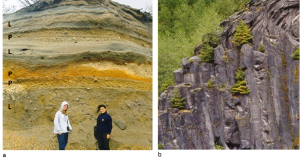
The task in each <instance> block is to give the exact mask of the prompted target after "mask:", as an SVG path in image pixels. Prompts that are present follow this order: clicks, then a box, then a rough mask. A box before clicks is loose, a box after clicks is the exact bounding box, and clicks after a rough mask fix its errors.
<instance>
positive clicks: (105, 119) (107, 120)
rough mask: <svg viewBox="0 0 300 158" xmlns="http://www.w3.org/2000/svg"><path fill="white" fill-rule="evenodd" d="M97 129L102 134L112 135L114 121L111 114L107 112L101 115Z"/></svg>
mask: <svg viewBox="0 0 300 158" xmlns="http://www.w3.org/2000/svg"><path fill="white" fill-rule="evenodd" d="M97 127H98V131H100V132H107V133H108V134H110V132H111V129H112V119H111V116H110V115H109V114H107V113H106V112H105V113H104V114H100V115H99V116H98V118H97Z"/></svg>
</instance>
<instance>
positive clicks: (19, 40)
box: [3, 0, 152, 150]
mask: <svg viewBox="0 0 300 158" xmlns="http://www.w3.org/2000/svg"><path fill="white" fill-rule="evenodd" d="M8 22H10V25H11V27H9V26H8ZM9 35H12V38H10V39H8V36H9ZM8 50H9V51H8ZM3 52H4V53H3V85H4V86H3V104H4V106H3V131H4V133H3V137H4V143H3V148H4V149H7V150H14V149H17V150H26V149H58V143H57V138H56V135H54V134H53V128H54V127H53V119H54V116H55V113H56V111H58V110H59V108H60V104H61V102H62V101H67V102H68V103H69V105H70V109H69V118H70V122H71V125H72V127H73V131H72V132H71V133H70V136H69V144H68V145H67V148H66V149H75V150H78V149H95V147H96V145H95V142H96V141H95V139H94V136H93V128H94V126H95V125H96V119H97V116H98V115H99V113H96V111H97V109H96V108H97V106H98V105H100V104H105V105H107V106H108V108H107V110H108V113H109V114H111V116H112V118H113V130H112V135H111V149H131V147H135V148H136V147H139V148H142V149H151V147H152V121H151V119H152V114H151V111H152V17H151V15H150V14H148V13H143V12H140V10H137V9H133V8H130V7H129V6H125V5H121V4H118V3H116V2H113V1H110V0H40V1H38V2H37V3H35V4H33V5H31V6H29V7H27V8H24V9H22V10H20V11H18V12H16V13H13V14H5V15H4V17H3ZM9 52H10V53H11V54H9ZM9 72H11V73H10V75H8V74H9ZM9 82H12V84H10V85H8V83H9ZM8 104H10V107H11V109H8V106H7V105H8ZM16 138H18V139H19V140H23V141H17V140H16ZM30 140H32V141H30ZM16 142H23V143H16ZM12 144H14V145H12Z"/></svg>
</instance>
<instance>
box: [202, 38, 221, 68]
mask: <svg viewBox="0 0 300 158" xmlns="http://www.w3.org/2000/svg"><path fill="white" fill-rule="evenodd" d="M219 43H220V39H219V35H218V34H217V33H207V34H205V35H204V36H203V37H202V43H201V49H200V52H201V54H200V55H199V57H200V61H202V62H206V63H213V62H214V48H215V47H217V46H218V44H219Z"/></svg>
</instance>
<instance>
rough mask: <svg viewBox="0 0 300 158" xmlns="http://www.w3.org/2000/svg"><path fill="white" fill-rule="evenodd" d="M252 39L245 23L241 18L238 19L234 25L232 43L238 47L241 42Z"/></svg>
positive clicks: (244, 42)
mask: <svg viewBox="0 0 300 158" xmlns="http://www.w3.org/2000/svg"><path fill="white" fill-rule="evenodd" d="M251 40H252V36H251V31H250V28H249V27H248V25H246V24H245V22H244V21H243V20H241V21H240V23H239V24H238V26H237V27H236V30H235V33H234V35H233V40H232V43H233V44H234V45H235V46H237V47H240V46H242V45H243V44H246V43H250V42H251Z"/></svg>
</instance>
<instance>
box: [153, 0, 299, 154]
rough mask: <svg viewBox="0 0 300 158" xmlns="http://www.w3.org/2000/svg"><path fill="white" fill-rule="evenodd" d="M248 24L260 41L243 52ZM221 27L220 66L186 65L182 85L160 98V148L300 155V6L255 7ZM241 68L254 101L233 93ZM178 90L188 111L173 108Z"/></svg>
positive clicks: (194, 60) (277, 0)
mask: <svg viewBox="0 0 300 158" xmlns="http://www.w3.org/2000/svg"><path fill="white" fill-rule="evenodd" d="M241 20H243V21H244V22H245V23H246V24H247V25H248V26H249V27H250V29H251V35H252V36H253V39H252V41H251V42H250V43H247V44H243V45H242V46H240V47H236V46H234V45H233V44H232V38H233V35H234V32H235V31H236V27H237V25H238V24H239V22H240V21H241ZM221 25H222V26H224V31H223V33H222V34H221V37H220V39H221V44H219V45H218V47H216V48H214V63H213V64H212V63H204V62H200V58H199V57H198V56H194V57H191V58H190V59H188V58H185V59H183V60H182V69H179V70H176V71H174V78H175V83H176V84H175V85H174V86H171V87H168V89H167V90H166V91H165V92H164V93H162V94H161V96H160V100H159V116H158V117H159V122H158V136H159V143H161V144H163V145H164V149H216V148H219V149H220V148H224V149H298V148H299V60H293V59H292V57H291V55H292V54H293V53H294V52H295V50H296V49H297V48H298V47H299V1H297V0H268V1H263V0H261V1H260V0H256V1H254V0H253V1H251V2H250V3H249V4H247V6H246V7H245V9H243V10H242V11H240V12H238V13H236V14H234V15H232V16H231V17H230V18H229V19H228V20H226V21H224V22H222V23H221ZM260 45H261V46H263V47H264V50H263V49H259V47H260ZM239 67H240V68H241V69H242V70H244V72H245V80H246V83H247V84H246V85H247V87H248V88H249V89H250V90H251V92H250V93H249V94H245V95H241V94H240V95H238V94H235V95H234V94H232V93H231V92H230V88H231V87H232V86H233V85H234V84H235V76H236V72H237V70H238V68H239ZM209 80H211V81H213V82H212V83H213V87H211V85H209V86H208V81H209ZM174 88H178V89H179V92H180V94H181V95H182V96H183V98H184V99H185V102H186V104H184V109H182V110H178V109H177V108H172V101H171V98H172V96H173V95H174V94H173V90H174Z"/></svg>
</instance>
